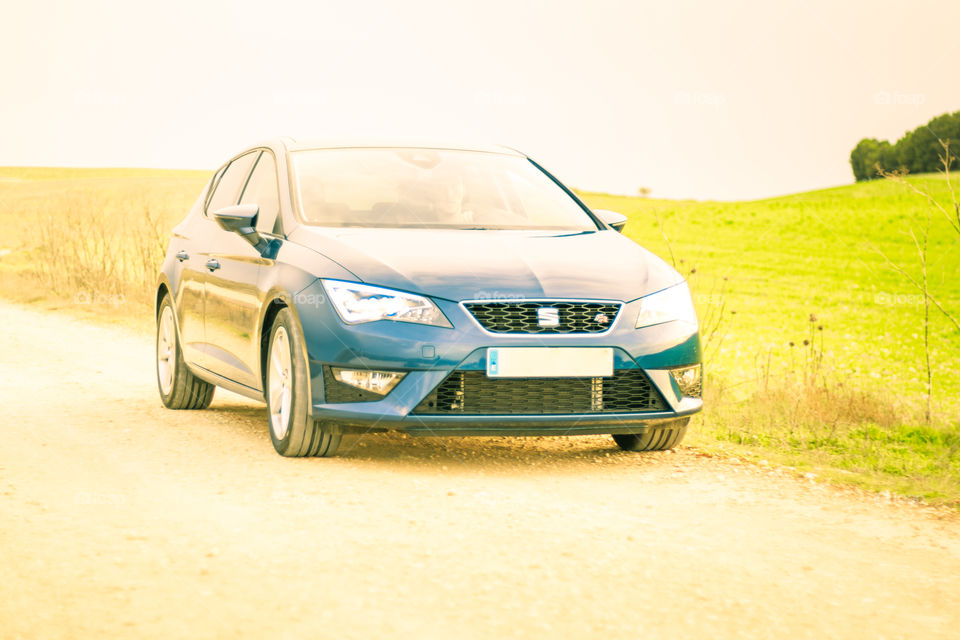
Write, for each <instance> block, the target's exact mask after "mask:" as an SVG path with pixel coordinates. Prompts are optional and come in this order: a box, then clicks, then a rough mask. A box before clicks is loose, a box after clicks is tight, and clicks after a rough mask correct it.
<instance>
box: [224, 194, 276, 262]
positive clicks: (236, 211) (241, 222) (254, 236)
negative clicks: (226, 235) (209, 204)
mask: <svg viewBox="0 0 960 640" xmlns="http://www.w3.org/2000/svg"><path fill="white" fill-rule="evenodd" d="M259 213H260V207H258V206H257V205H255V204H235V205H233V206H232V207H224V208H223V209H217V210H216V211H214V212H213V219H214V220H216V221H217V224H219V225H220V227H221V228H222V229H224V230H225V231H230V232H232V233H236V234H237V235H239V236H240V237H241V238H243V239H244V240H246V241H247V242H249V243H250V244H252V245H253V248H254V249H256V250H257V251H260V252H261V253H262V252H263V250H264V249H265V248H266V247H267V242H266V241H265V240H264V239H263V237H261V235H260V234H259V233H257V229H256V224H257V214H259Z"/></svg>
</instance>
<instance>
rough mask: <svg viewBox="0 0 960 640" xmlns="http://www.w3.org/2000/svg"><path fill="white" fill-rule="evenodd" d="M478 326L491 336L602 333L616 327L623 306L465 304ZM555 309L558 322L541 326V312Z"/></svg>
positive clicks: (541, 302) (537, 302)
mask: <svg viewBox="0 0 960 640" xmlns="http://www.w3.org/2000/svg"><path fill="white" fill-rule="evenodd" d="M463 306H465V307H466V308H467V311H469V312H470V313H471V314H473V317H474V318H476V319H477V322H479V323H480V325H481V326H482V327H483V328H484V329H486V330H487V331H490V332H492V333H602V332H604V331H606V330H607V329H609V328H610V327H612V326H613V321H614V320H616V318H617V314H618V313H619V312H620V307H621V304H620V303H618V302H569V301H560V300H557V301H550V300H517V301H503V302H465V303H463ZM545 308H553V309H556V314H557V316H559V322H558V323H557V324H555V325H552V326H549V325H548V326H542V325H541V323H540V321H539V317H538V316H539V314H540V313H542V312H541V311H540V309H545Z"/></svg>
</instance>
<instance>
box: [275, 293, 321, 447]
mask: <svg viewBox="0 0 960 640" xmlns="http://www.w3.org/2000/svg"><path fill="white" fill-rule="evenodd" d="M267 344H268V345H269V347H268V349H267V360H266V362H265V363H264V367H266V375H265V376H264V382H265V385H264V386H265V389H264V396H265V397H266V399H267V419H268V420H269V423H270V424H269V426H270V439H271V440H273V447H274V448H275V449H276V450H277V453H279V454H280V455H282V456H287V457H291V458H299V457H303V456H332V455H334V454H335V453H336V452H337V448H338V447H339V446H340V431H339V430H338V429H334V428H329V427H327V426H326V425H324V424H323V423H321V422H319V421H316V420H314V419H313V418H312V417H311V416H310V414H309V412H308V411H307V409H308V406H309V403H310V394H309V393H308V388H307V382H308V380H309V379H310V376H309V371H308V368H307V360H306V355H305V354H306V349H305V348H304V345H303V336H301V335H300V330H299V329H298V327H297V323H296V322H295V321H294V319H293V313H292V312H291V311H290V310H289V309H286V308H284V309H281V310H280V312H279V313H278V314H277V317H276V319H275V320H274V322H273V326H272V327H270V342H268V343H267ZM284 344H286V349H287V350H288V351H287V353H284V346H283V345H284ZM288 356H289V357H288ZM271 383H272V384H271Z"/></svg>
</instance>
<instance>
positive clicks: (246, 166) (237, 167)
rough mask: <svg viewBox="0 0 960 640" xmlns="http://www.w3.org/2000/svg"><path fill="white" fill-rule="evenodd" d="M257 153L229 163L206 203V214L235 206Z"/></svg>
mask: <svg viewBox="0 0 960 640" xmlns="http://www.w3.org/2000/svg"><path fill="white" fill-rule="evenodd" d="M259 153H260V152H259V151H251V152H250V153H247V154H244V155H242V156H240V157H239V158H237V159H236V160H234V161H233V162H231V163H230V166H228V167H227V169H226V171H225V172H224V173H223V175H222V176H221V177H220V180H219V181H218V182H217V186H216V187H214V191H213V195H211V196H210V201H209V202H208V203H207V209H206V212H207V214H212V213H213V212H214V211H216V210H217V209H222V208H224V207H229V206H231V205H235V204H237V200H238V199H239V198H240V188H241V187H242V186H243V184H244V183H245V182H246V180H247V175H248V174H249V173H250V167H251V166H253V161H254V160H256V159H257V155H258V154H259Z"/></svg>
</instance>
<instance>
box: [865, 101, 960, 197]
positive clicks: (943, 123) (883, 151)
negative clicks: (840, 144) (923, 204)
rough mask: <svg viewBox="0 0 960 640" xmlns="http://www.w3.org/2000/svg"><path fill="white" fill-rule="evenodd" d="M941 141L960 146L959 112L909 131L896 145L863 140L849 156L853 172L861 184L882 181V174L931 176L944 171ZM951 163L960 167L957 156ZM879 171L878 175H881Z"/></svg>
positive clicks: (882, 141) (937, 118)
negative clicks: (863, 181) (900, 172)
mask: <svg viewBox="0 0 960 640" xmlns="http://www.w3.org/2000/svg"><path fill="white" fill-rule="evenodd" d="M940 141H954V142H960V111H956V112H954V113H945V114H943V115H940V116H937V117H936V118H934V119H932V120H931V121H930V122H928V123H927V124H925V125H921V126H919V127H917V128H916V129H914V130H913V131H908V132H907V133H906V134H904V136H903V137H902V138H900V139H899V140H897V142H896V143H895V144H890V143H889V142H888V141H886V140H877V139H876V138H864V139H863V140H861V141H860V142H858V143H857V146H856V147H854V148H853V151H851V152H850V168H851V169H853V177H854V178H856V180H857V181H858V182H859V181H861V180H871V179H873V178H877V177H880V175H881V173H883V172H891V171H898V170H903V169H905V170H906V171H908V172H910V173H928V172H932V171H937V170H940V169H942V168H943V163H942V162H941V156H942V155H943V152H944V149H943V147H942V146H941V142H940ZM948 161H949V162H950V163H951V165H952V166H957V165H960V158H958V157H957V154H956V152H952V151H951V152H950V158H948ZM878 167H879V171H878Z"/></svg>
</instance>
